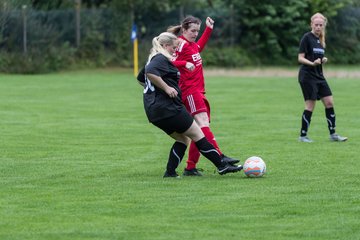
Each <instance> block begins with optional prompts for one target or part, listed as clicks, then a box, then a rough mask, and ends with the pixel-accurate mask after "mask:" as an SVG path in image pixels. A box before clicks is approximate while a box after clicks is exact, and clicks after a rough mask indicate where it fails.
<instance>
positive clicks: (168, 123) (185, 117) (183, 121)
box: [152, 106, 194, 135]
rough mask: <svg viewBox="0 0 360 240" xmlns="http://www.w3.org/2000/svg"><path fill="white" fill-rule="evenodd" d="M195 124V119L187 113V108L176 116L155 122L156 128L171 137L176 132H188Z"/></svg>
mask: <svg viewBox="0 0 360 240" xmlns="http://www.w3.org/2000/svg"><path fill="white" fill-rule="evenodd" d="M193 122H194V119H193V117H192V116H191V115H190V114H189V113H188V112H187V111H186V108H185V106H184V107H183V108H182V110H181V111H179V112H178V113H177V114H176V115H175V116H173V117H169V118H165V119H161V120H159V121H156V122H153V123H152V124H154V125H155V126H157V127H158V128H160V129H161V130H163V131H164V132H166V134H168V135H170V134H172V133H174V132H177V133H183V132H185V131H186V130H188V129H189V128H190V127H191V125H192V123H193Z"/></svg>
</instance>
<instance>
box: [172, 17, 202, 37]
mask: <svg viewBox="0 0 360 240" xmlns="http://www.w3.org/2000/svg"><path fill="white" fill-rule="evenodd" d="M192 23H194V24H198V25H200V24H201V20H200V19H199V18H197V17H194V16H191V15H189V16H186V18H184V20H182V21H181V24H180V25H177V26H170V27H168V29H167V31H168V32H171V33H174V34H175V35H179V34H180V31H181V29H185V30H187V29H189V28H190V24H192Z"/></svg>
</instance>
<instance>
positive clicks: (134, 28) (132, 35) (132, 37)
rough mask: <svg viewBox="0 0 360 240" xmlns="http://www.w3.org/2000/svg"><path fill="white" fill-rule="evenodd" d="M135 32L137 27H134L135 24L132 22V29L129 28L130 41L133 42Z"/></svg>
mask: <svg viewBox="0 0 360 240" xmlns="http://www.w3.org/2000/svg"><path fill="white" fill-rule="evenodd" d="M136 32H137V27H136V24H135V23H134V24H133V25H132V30H131V41H132V42H134V41H135V39H136V38H137V36H136Z"/></svg>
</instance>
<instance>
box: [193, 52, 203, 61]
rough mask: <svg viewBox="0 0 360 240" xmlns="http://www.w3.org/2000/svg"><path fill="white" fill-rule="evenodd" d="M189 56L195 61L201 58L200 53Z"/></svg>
mask: <svg viewBox="0 0 360 240" xmlns="http://www.w3.org/2000/svg"><path fill="white" fill-rule="evenodd" d="M191 57H192V59H193V61H194V62H197V61H200V60H201V56H200V53H196V54H193V55H191Z"/></svg>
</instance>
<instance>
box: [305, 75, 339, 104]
mask: <svg viewBox="0 0 360 240" xmlns="http://www.w3.org/2000/svg"><path fill="white" fill-rule="evenodd" d="M299 83H300V86H301V90H302V93H303V96H304V100H305V101H306V100H314V101H316V100H320V99H321V98H323V97H327V96H331V95H332V92H331V89H330V87H329V85H328V83H327V82H326V80H325V79H321V80H317V79H316V78H314V77H311V76H310V75H309V74H308V73H306V72H305V71H300V72H299Z"/></svg>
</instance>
